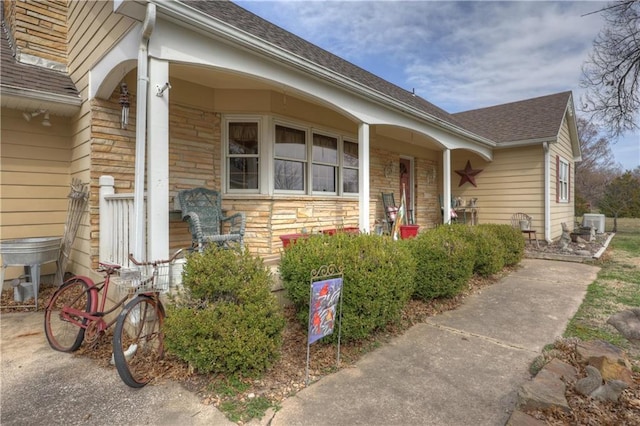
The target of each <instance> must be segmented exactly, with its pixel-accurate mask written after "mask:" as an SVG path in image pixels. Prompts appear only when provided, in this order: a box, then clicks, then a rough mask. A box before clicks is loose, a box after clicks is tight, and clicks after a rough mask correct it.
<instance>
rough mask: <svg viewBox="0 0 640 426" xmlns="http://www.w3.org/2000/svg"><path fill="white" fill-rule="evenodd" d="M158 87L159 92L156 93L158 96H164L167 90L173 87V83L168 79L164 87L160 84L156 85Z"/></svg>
mask: <svg viewBox="0 0 640 426" xmlns="http://www.w3.org/2000/svg"><path fill="white" fill-rule="evenodd" d="M156 89H158V93H156V96H160V97H162V95H164V91H165V90H169V89H171V84H169V82H168V81H167V82H166V83H165V84H164V86H162V87H160V85H156Z"/></svg>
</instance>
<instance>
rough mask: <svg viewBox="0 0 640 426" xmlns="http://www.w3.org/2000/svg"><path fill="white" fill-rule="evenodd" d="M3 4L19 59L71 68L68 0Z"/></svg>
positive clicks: (23, 0) (24, 0) (12, 0)
mask: <svg viewBox="0 0 640 426" xmlns="http://www.w3.org/2000/svg"><path fill="white" fill-rule="evenodd" d="M2 4H3V19H4V20H5V22H6V24H7V26H8V28H9V36H10V39H11V42H12V46H13V50H14V54H15V55H16V58H17V59H18V61H20V62H22V63H27V64H33V65H39V66H43V67H45V68H50V69H55V70H58V71H67V65H68V64H67V8H68V2H67V0H42V1H36V0H4V1H3V2H2Z"/></svg>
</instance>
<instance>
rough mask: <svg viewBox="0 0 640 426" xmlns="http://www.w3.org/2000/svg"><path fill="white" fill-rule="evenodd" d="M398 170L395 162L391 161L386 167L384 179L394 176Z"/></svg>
mask: <svg viewBox="0 0 640 426" xmlns="http://www.w3.org/2000/svg"><path fill="white" fill-rule="evenodd" d="M395 170H396V163H394V162H393V160H389V162H388V163H386V164H385V165H384V177H386V178H388V177H391V176H393V174H394V173H395Z"/></svg>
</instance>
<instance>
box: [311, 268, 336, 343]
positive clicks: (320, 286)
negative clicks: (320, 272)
mask: <svg viewBox="0 0 640 426" xmlns="http://www.w3.org/2000/svg"><path fill="white" fill-rule="evenodd" d="M341 291H342V278H333V279H330V280H324V281H317V282H315V283H313V284H311V299H310V301H311V304H310V306H309V344H312V343H313V342H315V341H316V340H318V339H321V338H323V337H324V336H328V335H329V334H331V333H333V327H334V326H335V323H336V316H337V311H338V302H339V301H340V293H341Z"/></svg>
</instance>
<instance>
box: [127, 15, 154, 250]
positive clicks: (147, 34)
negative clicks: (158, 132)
mask: <svg viewBox="0 0 640 426" xmlns="http://www.w3.org/2000/svg"><path fill="white" fill-rule="evenodd" d="M155 24H156V5H155V4H153V3H148V4H147V13H146V16H145V18H144V22H143V23H142V37H141V39H140V47H139V49H138V80H137V81H138V83H137V91H138V93H137V95H136V96H137V106H136V158H135V179H134V182H135V184H134V193H133V210H134V218H133V229H134V233H133V244H132V245H133V247H132V251H133V255H134V256H135V258H136V259H138V260H145V259H146V255H145V253H144V246H145V244H144V243H145V237H146V232H145V231H146V221H145V217H144V182H145V156H146V144H147V140H146V132H147V89H148V85H149V75H148V73H149V72H148V67H149V66H148V65H149V49H148V48H149V39H150V38H151V33H152V32H153V29H154V27H155Z"/></svg>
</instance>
